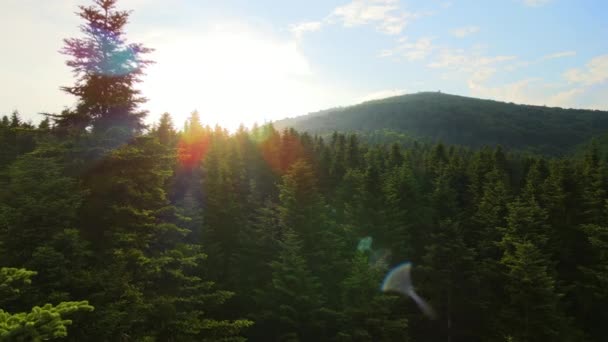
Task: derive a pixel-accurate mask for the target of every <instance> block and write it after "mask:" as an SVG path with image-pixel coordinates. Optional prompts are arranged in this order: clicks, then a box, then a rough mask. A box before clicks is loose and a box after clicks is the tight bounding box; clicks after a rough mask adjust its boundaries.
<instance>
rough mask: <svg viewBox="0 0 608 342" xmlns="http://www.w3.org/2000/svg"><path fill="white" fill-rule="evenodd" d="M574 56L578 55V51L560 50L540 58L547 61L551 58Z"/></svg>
mask: <svg viewBox="0 0 608 342" xmlns="http://www.w3.org/2000/svg"><path fill="white" fill-rule="evenodd" d="M572 56H576V51H560V52H556V53H552V54H550V55H545V56H543V57H541V58H540V61H546V60H549V59H556V58H564V57H572Z"/></svg>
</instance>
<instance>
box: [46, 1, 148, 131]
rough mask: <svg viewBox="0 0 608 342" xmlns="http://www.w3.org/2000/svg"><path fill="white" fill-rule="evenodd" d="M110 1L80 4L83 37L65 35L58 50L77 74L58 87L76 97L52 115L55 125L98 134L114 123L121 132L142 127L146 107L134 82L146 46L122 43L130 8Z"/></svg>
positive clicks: (143, 65) (142, 65) (143, 64)
mask: <svg viewBox="0 0 608 342" xmlns="http://www.w3.org/2000/svg"><path fill="white" fill-rule="evenodd" d="M116 4H117V0H94V1H93V5H91V6H80V10H79V12H78V16H79V17H80V18H82V19H83V20H84V24H83V25H82V26H81V31H82V33H83V34H84V37H82V38H69V39H66V40H65V46H64V48H63V50H62V53H63V54H65V55H67V56H69V57H70V59H69V60H68V61H67V65H68V66H69V67H70V68H72V71H73V73H74V75H75V76H76V78H77V80H76V83H75V84H74V85H72V86H66V87H63V88H62V89H63V90H64V91H65V92H67V93H69V94H71V95H74V96H76V97H77V98H78V105H77V107H76V109H75V110H74V111H69V112H65V113H63V114H62V115H59V116H58V117H57V123H58V125H59V127H61V128H65V129H75V130H77V131H79V130H82V129H84V128H87V127H89V126H92V127H93V130H94V131H96V132H100V133H103V132H105V131H106V130H107V129H109V128H119V129H120V130H121V131H123V132H122V133H121V134H126V135H130V134H133V133H136V132H139V131H140V130H141V129H142V128H143V127H144V124H143V121H142V119H143V117H144V116H145V115H146V111H143V110H141V109H140V108H139V105H140V104H142V103H144V102H145V98H143V97H142V96H141V95H140V92H139V90H137V89H136V88H135V86H136V84H137V83H138V82H140V80H141V79H140V78H141V76H142V75H143V72H144V69H145V68H146V66H148V65H149V64H150V63H151V62H150V61H149V60H146V59H145V58H144V55H145V54H147V53H149V52H150V51H151V50H150V49H148V48H146V47H144V46H143V45H141V44H135V43H127V40H126V37H125V25H126V24H127V22H128V19H129V14H130V12H128V11H121V10H118V9H117V8H116Z"/></svg>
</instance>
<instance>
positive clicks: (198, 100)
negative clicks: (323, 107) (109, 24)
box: [142, 25, 319, 129]
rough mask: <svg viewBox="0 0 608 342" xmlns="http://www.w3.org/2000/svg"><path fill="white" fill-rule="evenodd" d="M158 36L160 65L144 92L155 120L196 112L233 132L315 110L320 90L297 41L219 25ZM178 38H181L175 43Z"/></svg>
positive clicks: (153, 70) (179, 119)
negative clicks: (293, 110) (196, 31)
mask: <svg viewBox="0 0 608 342" xmlns="http://www.w3.org/2000/svg"><path fill="white" fill-rule="evenodd" d="M160 36H161V37H162V39H161V40H162V43H161V44H159V43H158V41H159V35H158V34H157V36H156V37H154V41H155V42H156V43H155V47H156V51H155V52H154V54H153V56H152V57H153V59H154V60H155V61H156V62H157V64H155V65H153V66H152V67H150V69H149V72H148V76H147V77H146V79H145V83H144V88H143V89H142V91H143V93H144V94H145V96H146V97H148V98H149V99H150V102H149V104H148V106H147V107H148V109H149V110H150V111H151V115H152V116H157V115H158V113H161V112H163V111H168V112H170V113H171V114H172V115H173V116H174V118H175V119H176V122H178V123H180V122H183V119H185V117H186V116H187V115H188V114H189V113H190V112H191V111H193V110H194V109H198V111H199V112H200V113H201V118H202V120H203V122H204V123H205V124H210V125H214V124H216V123H219V124H221V125H222V126H224V127H227V128H229V129H234V128H236V127H237V126H238V125H239V123H245V124H246V125H250V124H252V123H253V122H259V123H263V122H264V121H268V120H271V119H276V118H281V117H284V116H287V115H291V114H293V113H290V112H289V110H290V109H291V108H300V109H302V110H303V111H306V110H312V108H310V104H309V103H310V101H308V100H307V99H310V98H312V97H313V96H314V95H315V93H317V92H318V91H319V90H317V89H315V88H314V87H313V85H312V80H311V79H312V76H313V75H312V71H311V67H310V65H309V63H308V61H307V60H306V58H305V57H304V55H302V53H301V52H300V51H299V49H298V46H297V43H296V42H295V41H277V40H276V39H273V38H271V37H267V36H264V35H263V34H261V33H257V32H255V31H253V30H249V29H247V28H246V27H241V26H238V25H228V26H217V27H215V28H214V29H213V30H210V31H208V32H205V33H202V34H199V35H184V34H181V33H174V32H173V33H169V32H166V33H163V34H160ZM175 37H177V38H175Z"/></svg>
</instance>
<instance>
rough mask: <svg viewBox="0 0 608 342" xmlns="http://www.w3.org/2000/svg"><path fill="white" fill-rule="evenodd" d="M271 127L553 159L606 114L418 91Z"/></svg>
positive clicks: (605, 122)
mask: <svg viewBox="0 0 608 342" xmlns="http://www.w3.org/2000/svg"><path fill="white" fill-rule="evenodd" d="M274 125H275V127H276V128H278V129H283V128H286V127H293V128H295V129H297V130H300V131H307V132H309V133H313V134H319V135H326V134H330V133H332V132H334V131H339V132H358V133H360V134H362V135H363V136H366V137H368V138H369V139H371V140H375V141H384V142H390V141H402V142H404V141H405V142H407V141H413V140H417V141H441V142H444V143H448V144H456V145H464V146H470V147H480V146H486V145H489V146H494V145H502V146H504V147H508V148H512V149H517V150H527V151H532V152H537V153H543V154H550V155H556V154H563V153H565V152H570V151H572V150H573V149H574V148H575V146H578V145H580V144H583V143H585V142H587V141H589V140H590V139H591V138H593V137H597V136H600V135H602V134H604V133H605V132H607V131H608V112H605V111H599V110H581V109H564V108H555V107H545V106H531V105H519V104H514V103H506V102H499V101H492V100H482V99H476V98H471V97H464V96H456V95H449V94H444V93H440V92H421V93H416V94H408V95H402V96H396V97H390V98H386V99H382V100H375V101H369V102H364V103H361V104H358V105H355V106H350V107H344V108H334V109H329V110H324V111H320V112H316V113H311V114H308V115H304V116H300V117H295V118H288V119H284V120H280V121H277V122H275V123H274Z"/></svg>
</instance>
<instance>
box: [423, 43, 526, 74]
mask: <svg viewBox="0 0 608 342" xmlns="http://www.w3.org/2000/svg"><path fill="white" fill-rule="evenodd" d="M516 58H517V56H504V55H499V56H493V57H487V56H482V55H481V54H480V53H479V52H476V51H473V52H470V53H468V52H466V51H464V50H462V49H456V50H453V49H443V50H442V51H441V53H440V55H439V58H438V59H436V60H435V61H433V62H431V63H429V64H428V66H429V67H431V68H452V69H456V70H459V71H464V72H475V71H478V70H479V69H480V68H484V67H490V66H492V65H495V64H499V63H502V62H505V61H510V60H514V59H516Z"/></svg>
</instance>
